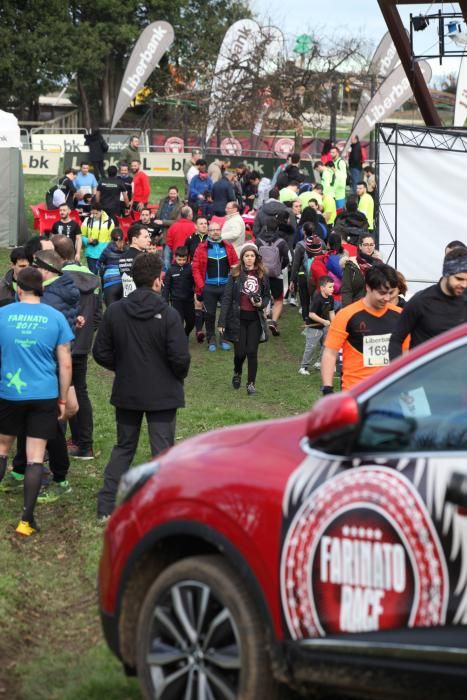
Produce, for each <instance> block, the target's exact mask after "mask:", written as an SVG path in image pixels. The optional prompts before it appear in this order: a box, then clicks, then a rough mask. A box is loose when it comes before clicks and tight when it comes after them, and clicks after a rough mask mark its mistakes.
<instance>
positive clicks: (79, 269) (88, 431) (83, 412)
mask: <svg viewBox="0 0 467 700" xmlns="http://www.w3.org/2000/svg"><path fill="white" fill-rule="evenodd" d="M112 233H113V232H112ZM52 243H53V244H54V247H55V251H56V252H57V253H58V255H59V256H60V258H61V259H62V260H63V267H62V272H63V273H66V275H67V276H69V277H71V279H72V280H73V282H74V283H75V286H76V288H77V289H78V291H79V309H78V316H79V317H80V319H82V322H81V323H80V324H79V328H78V327H77V328H76V331H75V336H76V338H75V342H74V343H73V349H72V353H71V356H72V368H73V371H72V385H73V386H74V388H75V391H76V398H77V400H78V406H79V408H78V412H77V413H76V415H74V416H73V417H72V418H70V428H71V438H72V445H70V446H69V447H68V454H69V455H70V457H74V458H75V459H93V458H94V452H93V428H94V425H93V414H92V405H91V401H90V400H89V394H88V387H87V382H86V376H87V369H88V355H89V353H90V352H91V347H92V339H93V336H94V331H96V330H97V328H98V326H99V323H100V320H101V318H102V292H101V287H100V280H99V277H98V276H97V275H94V274H93V273H92V272H91V271H90V269H89V268H88V267H86V265H81V263H80V262H79V261H78V262H77V261H76V260H75V258H74V248H73V244H72V243H71V241H70V239H69V238H66V237H65V236H53V238H52Z"/></svg>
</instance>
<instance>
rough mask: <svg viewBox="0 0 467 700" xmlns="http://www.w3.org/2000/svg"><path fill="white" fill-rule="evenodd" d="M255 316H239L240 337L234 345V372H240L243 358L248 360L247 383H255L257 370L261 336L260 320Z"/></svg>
mask: <svg viewBox="0 0 467 700" xmlns="http://www.w3.org/2000/svg"><path fill="white" fill-rule="evenodd" d="M255 316H256V318H251V319H245V318H240V337H239V340H238V342H237V343H235V345H234V349H235V354H234V372H235V373H236V374H241V373H242V367H243V363H244V362H245V358H247V360H248V384H250V383H253V384H254V383H255V380H256V373H257V371H258V345H259V339H260V338H261V322H260V320H259V318H258V315H257V314H256V313H255Z"/></svg>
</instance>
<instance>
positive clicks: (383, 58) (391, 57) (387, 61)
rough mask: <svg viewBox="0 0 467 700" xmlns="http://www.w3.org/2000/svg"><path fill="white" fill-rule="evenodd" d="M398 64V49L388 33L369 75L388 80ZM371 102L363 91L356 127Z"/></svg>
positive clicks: (369, 97)
mask: <svg viewBox="0 0 467 700" xmlns="http://www.w3.org/2000/svg"><path fill="white" fill-rule="evenodd" d="M398 63H399V55H398V53H397V49H396V47H395V45H394V42H393V40H392V39H391V35H390V33H389V32H386V34H385V35H384V36H383V38H382V39H381V41H380V42H379V44H378V46H377V47H376V49H375V52H374V54H373V58H372V59H371V63H370V67H369V68H368V75H374V76H375V77H377V78H387V77H388V75H389V73H391V71H392V70H394V68H395V67H396V65H397V64H398ZM370 100H371V95H370V93H369V92H368V90H362V94H361V95H360V102H359V104H358V108H357V111H356V113H355V119H354V122H353V123H354V125H355V124H356V123H357V119H359V118H360V116H361V114H362V112H363V110H364V109H365V107H366V106H367V104H368V103H369V101H370ZM352 131H353V129H352Z"/></svg>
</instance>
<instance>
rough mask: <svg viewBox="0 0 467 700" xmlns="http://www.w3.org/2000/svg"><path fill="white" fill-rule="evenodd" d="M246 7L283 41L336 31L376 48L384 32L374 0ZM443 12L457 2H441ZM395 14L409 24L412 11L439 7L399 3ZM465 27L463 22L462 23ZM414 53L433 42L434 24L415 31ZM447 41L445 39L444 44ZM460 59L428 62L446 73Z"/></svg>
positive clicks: (263, 1) (276, 0)
mask: <svg viewBox="0 0 467 700" xmlns="http://www.w3.org/2000/svg"><path fill="white" fill-rule="evenodd" d="M250 7H251V8H252V10H253V12H255V13H256V15H257V17H258V19H259V20H260V21H261V22H265V23H266V22H267V21H268V20H271V24H274V25H275V26H277V27H280V28H281V29H282V31H283V32H284V35H285V37H286V40H287V41H288V42H289V44H292V45H293V41H294V38H295V37H296V36H298V35H299V34H303V33H310V34H311V33H313V32H315V33H317V34H318V35H319V33H321V32H322V33H324V34H325V35H330V34H333V33H334V32H338V33H341V32H342V33H350V34H353V35H355V34H361V35H362V36H364V37H365V38H366V39H367V40H368V41H369V42H370V43H371V44H372V45H373V47H374V48H376V46H377V44H378V43H379V41H380V39H381V37H382V36H383V34H384V33H385V32H386V31H387V27H386V23H385V21H384V19H383V16H382V14H381V12H380V9H379V5H378V2H377V0H358V2H352V0H250ZM444 7H445V10H446V11H449V12H451V11H452V9H453V8H454V9H455V10H456V11H458V10H459V6H458V4H457V3H453V4H451V3H444ZM398 9H399V13H400V15H401V17H402V21H403V22H404V25H405V26H406V27H407V28H408V27H409V16H410V13H411V12H412V14H426V13H429V14H435V13H436V12H437V11H438V9H441V3H436V2H435V3H431V5H430V3H426V4H422V5H405V6H403V5H399V8H398ZM464 30H465V25H464ZM415 36H416V38H417V40H418V43H417V46H416V48H417V52H418V53H422V52H423V53H424V52H425V51H427V49H428V48H429V47H430V46H431V45H432V44H433V43H436V41H437V36H436V26H435V25H434V23H432V24H431V25H430V27H429V28H428V29H427V30H425V31H424V32H417V33H416V35H415ZM449 43H451V42H450V41H449V40H448V41H447V44H449ZM459 60H460V59H453V58H451V59H446V60H445V61H443V66H441V67H440V66H439V61H433V62H432V68H433V71H434V73H435V74H438V75H439V74H440V73H449V72H451V71H455V70H457V67H458V65H459Z"/></svg>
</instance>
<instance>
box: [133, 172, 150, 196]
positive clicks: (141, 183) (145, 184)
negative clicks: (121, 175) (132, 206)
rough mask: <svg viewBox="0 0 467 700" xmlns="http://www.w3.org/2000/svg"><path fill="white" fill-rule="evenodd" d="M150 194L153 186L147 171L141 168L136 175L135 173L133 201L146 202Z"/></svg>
mask: <svg viewBox="0 0 467 700" xmlns="http://www.w3.org/2000/svg"><path fill="white" fill-rule="evenodd" d="M150 194H151V186H150V184H149V178H148V176H147V175H146V173H143V171H142V170H139V171H138V172H137V173H136V175H133V201H134V202H143V203H144V204H146V202H147V201H148V200H149V195H150Z"/></svg>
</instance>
